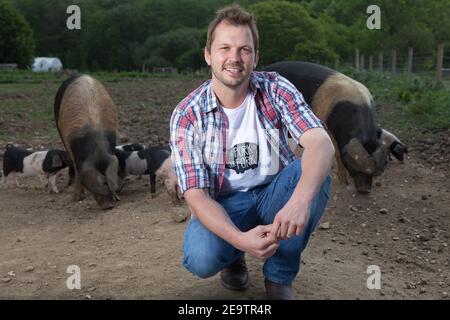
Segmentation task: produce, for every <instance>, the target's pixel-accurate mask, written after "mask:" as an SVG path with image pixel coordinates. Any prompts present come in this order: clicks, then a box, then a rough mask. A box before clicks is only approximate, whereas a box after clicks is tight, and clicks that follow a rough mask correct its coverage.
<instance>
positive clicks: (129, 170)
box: [116, 146, 180, 204]
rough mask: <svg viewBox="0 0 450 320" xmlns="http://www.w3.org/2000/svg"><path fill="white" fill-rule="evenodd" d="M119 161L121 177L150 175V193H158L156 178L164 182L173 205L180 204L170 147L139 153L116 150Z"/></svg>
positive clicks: (153, 148)
mask: <svg viewBox="0 0 450 320" xmlns="http://www.w3.org/2000/svg"><path fill="white" fill-rule="evenodd" d="M116 156H117V159H118V160H119V177H120V178H121V179H124V178H125V177H126V176H127V175H130V174H132V175H143V174H148V175H149V177H150V193H151V195H152V197H154V196H155V193H156V178H157V177H158V178H160V179H162V180H163V181H164V185H165V187H166V189H167V193H168V194H169V196H170V198H171V199H172V203H173V204H179V202H180V198H179V196H178V182H177V178H176V176H175V172H174V170H173V168H172V159H171V157H170V156H171V151H170V147H169V146H154V147H149V148H148V149H144V150H139V151H131V152H130V151H122V150H117V149H116Z"/></svg>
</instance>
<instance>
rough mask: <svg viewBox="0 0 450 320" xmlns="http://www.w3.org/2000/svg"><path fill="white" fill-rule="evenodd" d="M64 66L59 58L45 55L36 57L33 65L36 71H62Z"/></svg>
mask: <svg viewBox="0 0 450 320" xmlns="http://www.w3.org/2000/svg"><path fill="white" fill-rule="evenodd" d="M62 68H63V65H62V63H61V60H59V59H58V58H44V57H38V58H34V62H33V67H32V69H33V71H34V72H55V71H61V70H62Z"/></svg>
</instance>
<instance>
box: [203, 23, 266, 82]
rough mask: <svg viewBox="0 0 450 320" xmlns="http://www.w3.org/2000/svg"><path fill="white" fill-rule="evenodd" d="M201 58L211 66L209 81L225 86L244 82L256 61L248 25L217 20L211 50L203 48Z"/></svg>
mask: <svg viewBox="0 0 450 320" xmlns="http://www.w3.org/2000/svg"><path fill="white" fill-rule="evenodd" d="M205 60H206V63H208V65H209V66H210V67H211V71H212V77H213V81H218V82H220V83H222V84H223V85H225V86H227V87H229V88H236V87H239V86H240V85H242V84H243V83H245V82H246V81H247V80H248V79H249V78H250V74H251V72H252V71H253V70H254V69H255V67H256V64H257V62H258V54H257V52H255V48H254V46H253V37H252V32H251V31H250V28H249V27H248V26H233V25H231V24H229V23H227V22H224V21H222V22H221V23H219V24H218V25H217V27H216V29H215V30H214V40H213V42H212V44H211V52H209V51H208V49H207V48H205Z"/></svg>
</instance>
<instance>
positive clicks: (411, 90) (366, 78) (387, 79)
mask: <svg viewBox="0 0 450 320" xmlns="http://www.w3.org/2000/svg"><path fill="white" fill-rule="evenodd" d="M344 73H345V74H347V75H349V76H350V77H352V78H354V79H356V80H358V81H360V82H362V83H363V84H364V85H366V86H367V87H368V88H369V90H370V91H371V93H372V95H373V96H374V99H375V101H377V102H378V103H382V104H393V105H397V106H398V107H399V108H401V109H402V110H404V111H406V112H405V113H404V117H403V119H402V122H405V121H406V122H407V121H408V120H412V121H414V122H416V123H417V124H418V125H420V127H424V128H428V129H431V130H446V129H449V128H450V90H448V89H447V88H446V86H445V85H444V86H443V87H437V86H436V84H435V81H434V79H433V78H432V77H425V76H423V77H418V76H415V77H411V78H408V77H399V76H394V77H393V76H391V75H390V74H383V73H379V72H355V71H353V70H346V71H345V72H344ZM408 118H410V119H408ZM400 125H402V124H401V123H400Z"/></svg>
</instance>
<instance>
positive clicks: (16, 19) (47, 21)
mask: <svg viewBox="0 0 450 320" xmlns="http://www.w3.org/2000/svg"><path fill="white" fill-rule="evenodd" d="M234 2H236V1H234ZM237 2H238V3H239V4H240V5H241V6H242V7H244V8H245V9H247V10H248V11H250V12H251V13H253V14H254V16H255V17H256V20H257V23H258V28H259V33H260V66H264V65H267V64H270V63H272V62H274V61H280V60H306V61H313V62H320V63H324V64H330V65H334V64H335V63H337V62H342V61H349V59H351V57H352V56H353V55H354V52H355V49H356V48H358V49H359V50H360V52H361V54H366V55H367V56H368V55H370V54H374V53H377V52H380V51H388V50H390V49H392V48H395V49H397V50H399V51H402V50H404V51H405V52H407V50H408V48H409V47H414V50H415V52H417V53H418V54H420V53H423V54H425V53H427V54H428V53H430V52H432V51H433V50H434V48H435V47H436V46H437V44H438V43H444V45H450V33H449V32H448V30H450V0H433V1H428V0H398V1H391V0H376V1H372V0H346V1H337V0H303V1H302V0H298V1H293V0H292V1H280V0H270V1H261V0H241V1H237ZM231 3H232V1H229V0H129V1H121V0H78V1H76V0H39V1H38V0H0V25H1V26H2V27H1V28H0V63H2V62H3V63H5V62H16V63H19V64H20V66H22V67H27V66H29V65H30V63H31V60H32V57H34V56H54V57H59V58H60V59H61V60H62V62H63V64H64V66H65V67H66V68H70V69H81V70H92V71H95V70H140V69H141V68H142V67H143V66H145V67H146V68H149V69H151V68H152V67H166V66H171V67H176V68H178V69H179V70H197V69H200V68H202V67H205V66H206V64H205V62H204V60H203V47H204V45H205V40H206V31H207V27H208V23H209V22H210V21H211V19H212V18H213V17H214V13H215V11H216V10H217V9H218V8H220V7H223V6H225V5H228V4H231ZM72 4H76V5H78V6H79V7H80V9H81V30H68V29H67V28H66V20H67V18H68V17H69V15H68V14H67V13H66V9H67V7H68V6H69V5H72ZM371 4H376V5H378V6H379V7H380V9H381V29H379V30H369V29H368V28H367V26H366V21H367V19H368V17H369V14H367V13H366V10H367V7H368V6H369V5H371ZM430 61H433V59H431V60H430ZM431 63H432V62H431ZM430 67H432V66H430Z"/></svg>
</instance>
